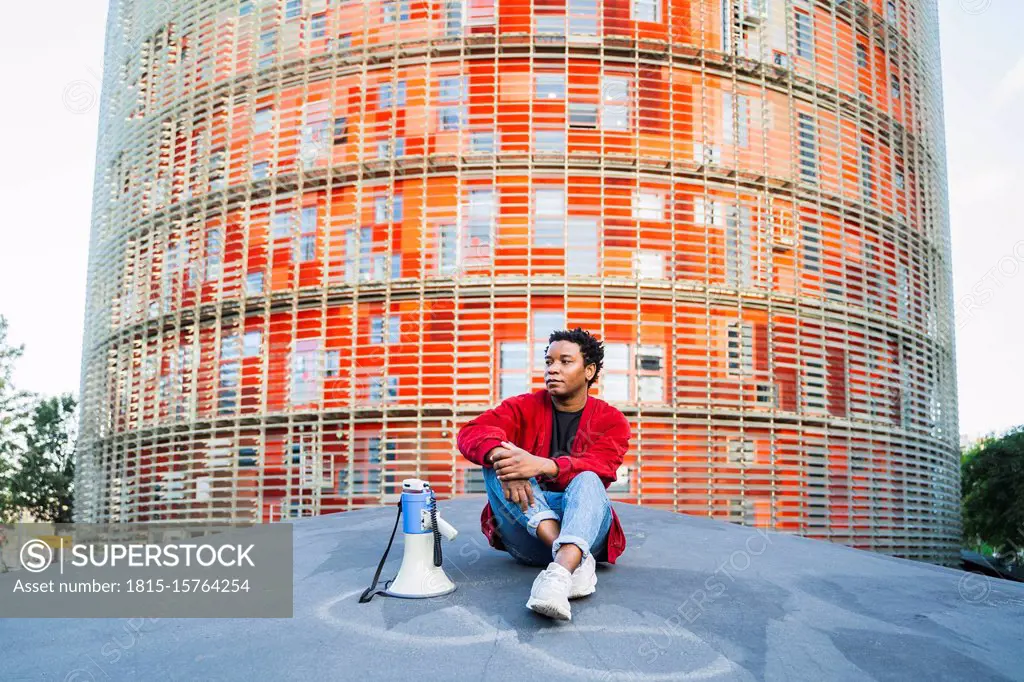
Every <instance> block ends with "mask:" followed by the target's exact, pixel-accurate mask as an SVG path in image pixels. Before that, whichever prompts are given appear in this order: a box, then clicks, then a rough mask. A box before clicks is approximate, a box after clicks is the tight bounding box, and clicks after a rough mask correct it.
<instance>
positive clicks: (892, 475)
mask: <svg viewBox="0 0 1024 682" xmlns="http://www.w3.org/2000/svg"><path fill="white" fill-rule="evenodd" d="M102 106H103V111H102V114H101V124H100V134H101V136H100V146H99V152H98V158H97V175H96V194H95V208H94V216H93V233H92V247H91V255H90V275H89V292H88V310H87V324H86V332H85V351H84V358H83V370H82V410H83V413H82V435H81V444H80V450H81V454H80V461H79V470H78V471H79V474H78V476H79V477H78V481H77V485H78V489H77V502H76V505H77V509H76V514H77V518H78V520H80V521H106V520H116V521H148V520H206V519H218V520H229V519H236V520H257V521H276V520H279V519H287V518H293V517H297V516H305V515H312V514H321V513H326V512H333V511H340V510H345V509H350V508H353V507H359V506H365V505H375V504H379V503H382V502H390V501H392V500H394V499H396V496H397V495H398V494H399V492H400V488H401V480H402V479H403V478H405V477H409V476H418V477H424V478H427V479H429V480H430V481H431V483H432V484H433V485H434V486H435V489H437V490H438V492H439V493H442V494H457V493H463V492H481V491H482V479H481V477H480V475H479V471H478V470H474V469H473V468H472V467H467V465H468V464H469V463H468V462H466V461H465V460H464V459H463V458H462V457H461V456H460V455H459V454H458V452H457V451H456V448H455V436H456V433H457V431H458V429H459V427H460V426H461V425H462V424H464V423H465V422H466V421H468V420H469V419H470V418H472V416H474V415H475V414H477V413H479V412H480V411H481V410H483V409H486V408H488V407H492V406H494V405H495V404H496V403H497V402H499V401H500V400H502V399H503V398H505V397H507V396H509V395H514V394H517V393H522V392H525V391H529V390H541V389H542V388H543V385H542V382H541V376H542V373H543V362H542V360H541V358H542V356H543V351H544V347H545V342H546V339H547V336H548V334H549V333H550V332H551V331H552V330H554V329H557V328H564V327H575V326H577V325H579V326H582V327H584V328H585V329H588V330H590V331H592V332H594V333H595V334H597V335H599V336H600V337H601V338H602V339H603V341H604V342H605V348H606V356H605V369H604V370H603V371H602V373H601V376H600V378H599V381H598V382H597V383H596V384H595V386H594V387H593V389H592V391H593V393H592V394H593V395H595V396H598V397H601V398H602V399H604V400H607V401H608V402H610V403H612V404H614V405H616V406H618V407H619V408H620V409H621V410H622V411H623V412H624V413H625V414H626V416H627V417H628V418H629V420H630V422H631V424H632V426H633V433H634V439H633V442H632V447H631V451H630V453H629V455H628V457H627V461H626V463H625V465H624V466H623V467H622V468H621V470H620V476H619V480H618V482H617V483H616V484H615V485H614V486H613V488H612V489H611V490H612V493H613V497H614V498H615V499H619V500H623V501H629V502H637V503H642V504H649V505H657V506H662V507H666V508H669V509H674V510H677V511H680V512H686V513H689V514H700V515H710V516H713V517H716V518H720V519H724V520H730V521H736V522H743V523H747V524H756V525H759V526H765V527H770V528H774V529H778V530H783V531H788V532H794V533H800V534H803V535H806V536H809V537H816V538H826V539H830V540H834V541H838V542H842V543H846V544H849V545H852V546H855V547H861V548H866V549H873V550H878V551H881V552H885V553H889V554H894V555H899V556H905V557H912V558H920V559H926V560H930V561H940V562H949V561H952V560H953V558H954V555H955V552H956V550H957V548H958V546H959V530H960V523H959V487H958V483H959V481H958V456H957V428H956V427H957V416H956V391H955V378H954V374H953V354H954V349H953V329H952V296H951V283H950V279H951V278H950V253H949V230H948V216H947V201H946V194H945V186H946V176H945V151H944V143H943V122H942V100H941V84H940V80H939V54H938V27H937V9H936V6H935V2H934V0H870V2H867V3H865V2H863V1H862V0H845V1H843V2H838V1H837V2H831V1H825V0H817V1H813V0H533V1H532V2H531V1H530V0H383V1H382V0H365V1H362V0H360V1H353V0H269V1H268V0H240V1H238V0H231V1H225V0H209V1H206V2H198V1H197V0H187V1H182V2H174V3H170V2H163V1H157V0H136V1H135V2H132V1H131V0H113V2H112V3H111V8H110V17H109V24H108V35H107V58H106V66H105V74H104V83H103V103H102Z"/></svg>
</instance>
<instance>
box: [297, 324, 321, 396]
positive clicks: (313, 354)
mask: <svg viewBox="0 0 1024 682" xmlns="http://www.w3.org/2000/svg"><path fill="white" fill-rule="evenodd" d="M319 359H320V342H319V341H316V340H313V341H296V342H295V349H294V350H293V351H292V363H291V364H292V390H291V400H292V405H302V404H305V403H311V402H314V401H315V400H316V399H317V397H318V396H317V393H318V391H319V388H320V379H319V369H320V368H319V367H318V366H317V365H318V362H319Z"/></svg>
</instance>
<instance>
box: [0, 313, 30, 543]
mask: <svg viewBox="0 0 1024 682" xmlns="http://www.w3.org/2000/svg"><path fill="white" fill-rule="evenodd" d="M22 352H24V348H23V347H22V346H11V345H10V344H9V343H8V341H7V320H6V318H4V317H3V316H2V315H0V523H12V522H13V521H15V520H16V518H17V515H18V514H17V509H16V505H15V502H14V497H13V492H12V490H11V477H12V476H13V475H14V472H15V466H14V465H15V461H16V457H17V453H18V449H19V448H18V445H19V443H18V434H17V428H18V426H19V425H20V424H21V423H22V422H23V421H24V405H25V401H26V400H27V397H28V395H27V394H26V393H24V392H22V391H18V390H16V389H15V388H14V384H13V383H12V381H11V379H12V377H13V376H14V363H15V362H17V360H18V358H20V357H21V354H22Z"/></svg>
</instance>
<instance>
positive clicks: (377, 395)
mask: <svg viewBox="0 0 1024 682" xmlns="http://www.w3.org/2000/svg"><path fill="white" fill-rule="evenodd" d="M397 397H398V377H381V376H372V377H370V400H371V401H373V402H391V401H392V400H394V399H395V398H397Z"/></svg>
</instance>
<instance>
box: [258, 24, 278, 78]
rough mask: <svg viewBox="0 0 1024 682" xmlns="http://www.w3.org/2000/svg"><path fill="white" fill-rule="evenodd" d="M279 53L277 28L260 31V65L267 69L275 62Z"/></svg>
mask: <svg viewBox="0 0 1024 682" xmlns="http://www.w3.org/2000/svg"><path fill="white" fill-rule="evenodd" d="M276 53H277V30H276V29H275V30H270V31H264V32H263V33H260V43H259V61H258V66H259V68H261V69H265V68H267V67H269V66H271V65H273V63H274V57H275V56H276Z"/></svg>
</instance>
